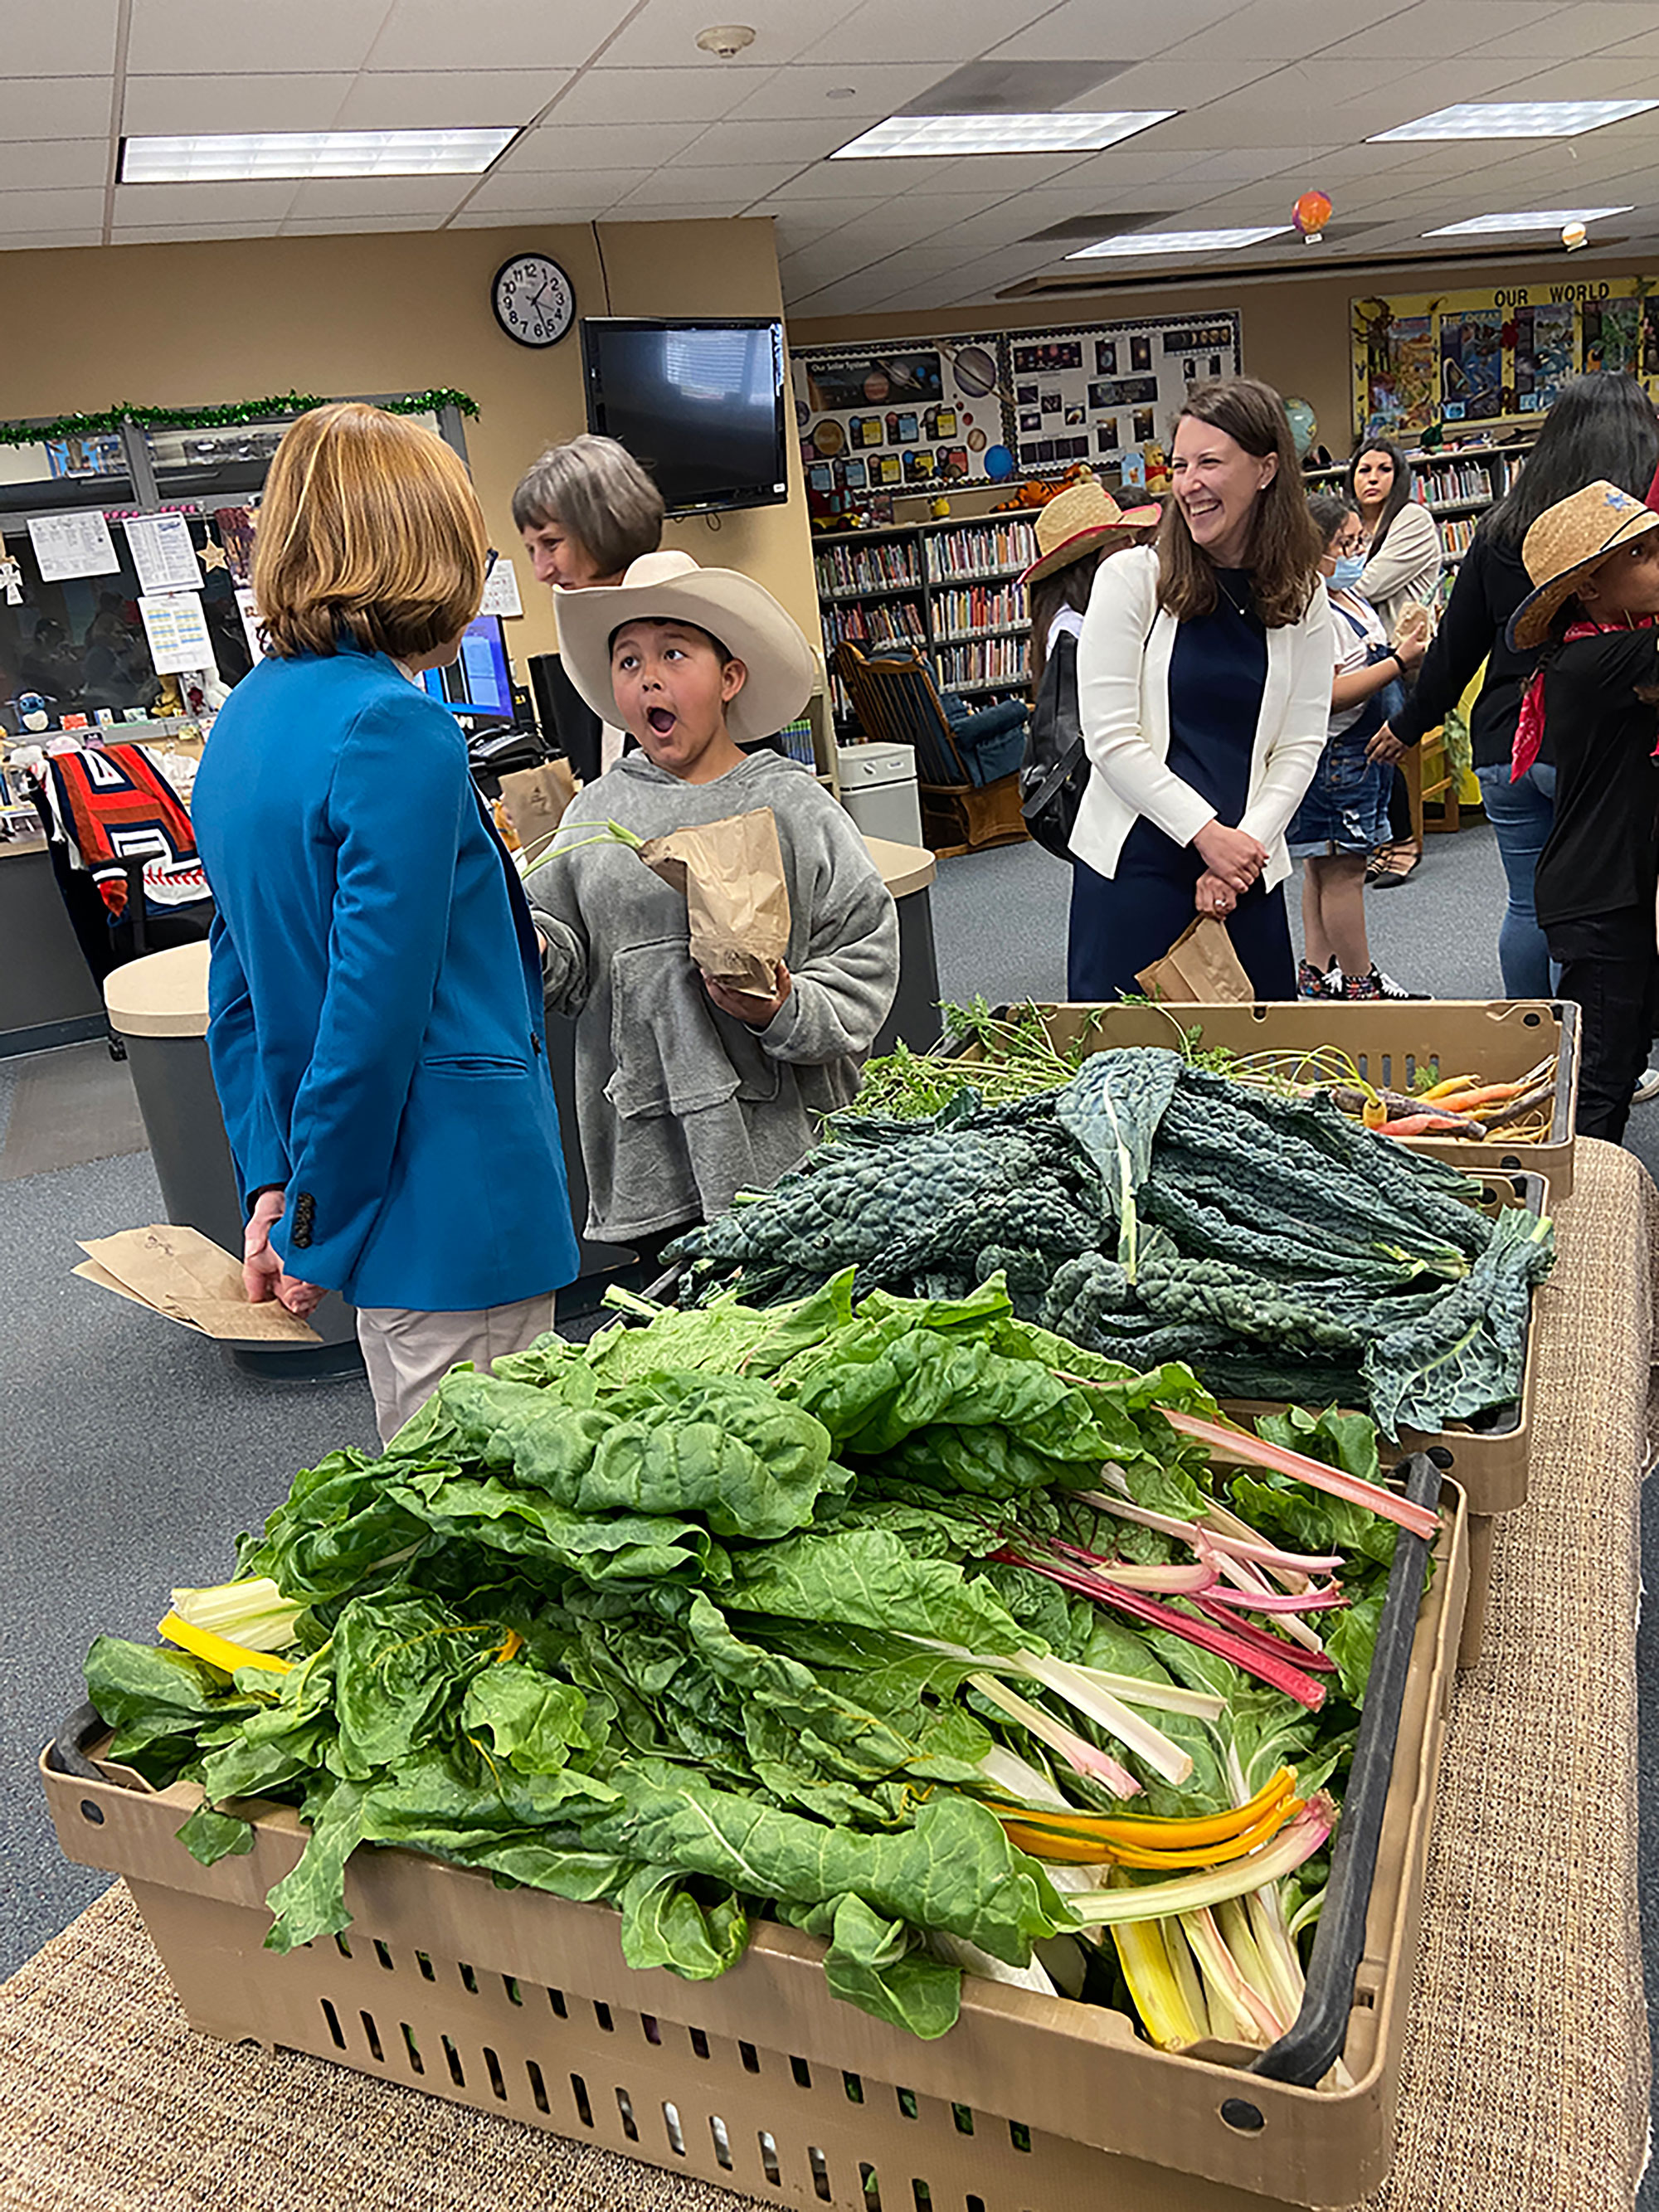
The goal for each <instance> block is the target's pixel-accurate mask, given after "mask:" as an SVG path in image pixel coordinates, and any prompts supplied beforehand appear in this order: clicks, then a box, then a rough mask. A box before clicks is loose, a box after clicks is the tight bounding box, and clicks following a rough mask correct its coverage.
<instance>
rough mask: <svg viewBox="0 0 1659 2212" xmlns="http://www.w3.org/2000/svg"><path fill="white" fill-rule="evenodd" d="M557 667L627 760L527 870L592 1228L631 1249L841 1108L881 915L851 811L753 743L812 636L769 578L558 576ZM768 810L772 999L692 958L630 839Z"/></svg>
mask: <svg viewBox="0 0 1659 2212" xmlns="http://www.w3.org/2000/svg"><path fill="white" fill-rule="evenodd" d="M553 599H554V606H555V610H556V615H557V618H558V625H559V649H560V652H561V653H562V657H563V660H564V665H565V669H566V671H567V673H568V675H569V677H570V680H571V682H572V683H573V684H574V685H575V687H576V690H578V691H579V692H580V694H581V696H582V697H583V699H584V700H585V701H586V703H587V704H588V705H589V706H590V707H591V708H592V709H593V710H594V712H595V713H596V714H599V717H600V719H601V720H604V721H606V722H611V723H614V724H616V725H617V726H620V727H623V728H625V729H627V730H628V731H629V732H630V733H631V735H632V736H633V737H634V738H635V741H636V743H637V744H638V746H639V750H638V751H637V752H631V753H627V754H624V755H623V757H622V759H620V760H619V761H617V763H615V764H614V765H613V766H612V767H611V768H610V769H607V770H606V772H605V775H602V776H601V777H600V778H599V781H597V782H596V783H593V784H591V785H590V786H588V787H587V788H586V789H585V790H584V791H583V792H582V793H580V796H579V797H578V799H576V800H575V802H574V804H573V805H572V806H571V808H570V810H569V811H568V813H567V814H566V816H565V817H564V820H563V822H562V823H561V824H560V836H559V842H558V844H557V845H556V847H555V848H554V855H553V856H552V857H551V858H550V860H549V862H548V864H547V865H546V866H541V867H538V869H537V870H536V871H535V872H533V873H532V875H531V876H530V877H529V878H528V879H527V883H526V889H527V890H528V891H529V894H530V900H531V905H532V909H533V912H534V918H535V921H536V926H537V928H538V931H539V933H540V935H541V939H542V946H543V975H544V982H545V985H546V991H547V1003H548V1005H549V1006H550V1008H551V1009H552V1010H553V1011H554V1012H558V1013H562V1014H567V1015H571V1016H574V1018H575V1020H576V1100H577V1123H578V1127H579V1130H580V1138H581V1147H582V1160H583V1164H584V1166H585V1167H586V1173H587V1185H588V1224H587V1233H588V1235H589V1236H590V1237H595V1238H597V1239H599V1240H602V1241H604V1242H605V1243H613V1244H614V1243H622V1244H629V1245H633V1246H635V1247H636V1248H640V1249H643V1250H644V1251H646V1252H647V1254H650V1255H653V1256H654V1255H655V1254H656V1253H657V1252H659V1251H660V1249H661V1248H662V1246H663V1244H665V1243H667V1242H668V1241H669V1240H670V1238H671V1237H673V1236H675V1235H676V1234H678V1232H679V1231H682V1230H684V1229H687V1228H690V1226H692V1225H694V1224H695V1223H697V1222H700V1221H705V1220H708V1219H710V1218H713V1216H714V1215H715V1214H716V1213H719V1212H723V1211H724V1210H725V1209H726V1207H727V1206H730V1204H731V1203H732V1199H733V1197H734V1196H735V1195H736V1194H737V1193H738V1191H739V1190H742V1189H764V1188H766V1187H767V1186H768V1185H769V1184H771V1183H772V1182H775V1181H776V1179H777V1178H778V1176H781V1174H783V1173H784V1172H785V1170H787V1169H789V1168H792V1167H793V1166H795V1165H796V1164H798V1162H799V1160H800V1159H801V1158H803V1156H804V1155H805V1153H806V1152H807V1151H808V1150H809V1149H810V1147H811V1145H812V1143H813V1140H814V1137H815V1134H816V1124H817V1117H818V1116H819V1115H822V1114H824V1113H826V1112H828V1111H829V1110H830V1109H833V1108H835V1107H836V1106H844V1105H846V1104H847V1103H848V1101H849V1100H850V1099H851V1098H852V1097H853V1094H854V1091H856V1089H857V1087H858V1078H859V1071H860V1068H861V1067H862V1066H863V1063H864V1059H865V1055H866V1054H867V1053H868V1051H869V1049H870V1046H871V1044H872V1042H873V1041H874V1038H875V1035H876V1032H877V1030H878V1029H879V1028H880V1026H881V1024H882V1022H883V1020H884V1018H885V1017H886V1014H887V1010H888V1008H889V1006H890V1005H891V1004H892V1000H893V995H894V993H895V991H896V988H897V985H898V918H897V914H896V909H895V908H894V905H893V901H892V899H891V897H890V895H889V893H888V891H887V889H886V887H885V885H884V884H883V882H882V880H881V877H880V875H879V873H878V871H877V869H876V866H875V865H874V863H873V862H872V860H871V858H870V855H869V852H868V850H867V848H866V846H865V843H864V840H863V839H862V837H861V836H860V835H859V833H858V831H857V829H855V828H854V824H853V822H852V821H851V819H850V817H848V815H847V814H846V813H844V812H843V811H842V808H841V807H840V806H838V805H836V801H835V800H834V799H833V798H831V796H830V795H829V793H828V792H827V791H825V790H824V789H823V786H822V785H821V784H820V783H819V782H818V781H817V777H816V776H815V775H813V774H812V772H811V769H808V768H805V767H804V766H803V765H802V764H801V763H799V761H792V760H787V759H786V758H784V757H783V756H782V755H781V754H779V753H776V752H774V751H772V750H769V749H766V748H765V747H762V748H761V749H760V750H755V751H747V750H744V748H745V746H747V745H751V744H756V743H757V741H758V740H761V739H763V738H769V737H770V736H771V735H773V733H774V732H776V731H778V730H781V728H782V727H783V726H784V725H785V724H786V723H787V722H791V721H793V720H794V718H795V716H796V715H797V714H799V713H800V711H801V709H802V708H803V707H804V706H805V703H806V701H807V698H808V696H809V695H810V693H811V688H812V679H813V659H812V652H811V647H810V646H809V645H808V644H807V641H806V640H805V637H804V636H803V635H802V634H801V632H800V630H799V629H798V628H797V627H796V625H795V624H794V623H793V622H792V621H791V620H790V618H789V617H788V616H787V614H786V613H785V612H784V611H783V609H782V608H781V606H780V605H778V603H777V601H776V600H775V599H774V598H773V597H772V595H771V593H770V592H768V591H767V590H765V588H764V587H763V586H762V585H760V584H757V582H756V581H755V580H754V579H753V578H752V577H750V576H745V575H743V574H739V573H738V571H736V570H735V569H730V568H699V567H698V566H697V563H696V562H695V561H693V560H692V559H691V558H690V556H689V555H688V554H684V553H675V552H661V553H648V554H646V555H644V556H641V558H640V559H639V560H637V561H635V562H633V564H632V565H631V567H630V568H629V569H628V570H627V572H626V574H624V575H623V580H622V581H621V583H620V584H617V585H608V586H595V587H590V588H589V589H587V590H586V591H562V590H561V591H556V592H554V595H553ZM762 807H769V808H770V809H771V811H772V813H773V816H774V817H775V821H776V823H777V829H778V843H779V847H780V848H781V852H782V854H783V865H784V874H785V877H786V878H787V883H788V888H789V904H790V913H791V923H790V933H789V945H788V950H787V953H786V956H785V958H784V960H783V962H782V963H781V964H780V967H779V970H778V974H777V978H776V987H775V991H774V993H773V995H772V997H771V999H770V1000H766V1001H763V1002H757V1001H756V1000H753V999H751V998H748V997H744V996H743V995H742V994H738V993H734V992H732V991H728V990H726V988H724V987H722V986H721V985H720V984H719V983H716V982H714V981H710V980H709V979H708V977H706V976H704V975H702V973H701V971H700V970H699V969H696V967H695V966H694V965H693V963H692V961H691V957H690V948H689V943H688V919H687V914H686V905H685V901H684V897H683V896H680V894H679V893H678V892H677V891H674V890H671V889H670V888H669V886H668V885H667V884H665V883H663V882H662V881H661V880H660V878H658V877H657V876H655V875H653V873H652V872H651V871H650V870H649V869H648V868H645V867H642V866H641V865H640V862H639V860H638V859H637V858H636V857H635V854H633V853H632V852H631V851H630V850H629V849H628V848H626V847H625V846H623V845H619V844H614V843H609V842H598V843H587V844H583V845H581V849H579V850H577V849H572V850H569V851H568V853H567V852H565V851H563V850H562V848H565V847H567V846H569V847H574V846H576V845H577V844H578V843H580V836H579V835H578V836H570V835H568V834H567V833H570V832H576V833H580V832H581V831H582V830H584V829H586V831H587V832H588V833H589V834H590V835H591V833H592V830H593V829H595V828H598V827H603V825H604V824H605V823H606V822H608V821H616V822H618V823H622V824H623V826H624V827H626V828H627V829H631V830H632V831H633V832H634V834H635V836H638V837H641V838H647V837H657V836H666V835H667V834H668V833H669V832H670V831H671V830H674V829H685V828H687V827H690V826H692V825H696V824H701V823H708V822H718V821H722V820H724V819H725V818H726V817H728V816H730V815H734V814H747V813H750V812H753V811H756V810H757V809H759V808H762Z"/></svg>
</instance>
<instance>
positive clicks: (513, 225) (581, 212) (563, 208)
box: [444, 199, 611, 251]
mask: <svg viewBox="0 0 1659 2212" xmlns="http://www.w3.org/2000/svg"><path fill="white" fill-rule="evenodd" d="M610 216H611V207H610V204H609V203H608V202H607V201H604V200H598V199H584V200H572V201H569V202H568V203H563V202H562V203H561V204H560V206H559V208H558V210H557V211H556V213H553V214H547V215H544V214H541V213H540V212H538V211H534V210H526V211H524V212H523V213H521V214H513V213H512V212H510V211H509V212H507V213H503V212H502V211H501V210H500V209H499V208H494V209H492V208H481V207H480V206H479V205H478V204H477V201H476V200H475V201H473V202H471V204H469V205H468V206H467V207H465V208H464V209H463V210H461V212H460V214H459V215H454V216H451V217H450V218H449V221H448V222H447V223H446V224H445V225H444V228H445V229H446V230H501V231H508V232H513V233H522V232H524V231H526V230H530V229H532V228H535V227H537V226H539V225H542V224H551V223H557V224H559V225H561V226H566V225H568V224H570V223H580V222H600V221H602V220H603V221H606V222H608V221H609V220H610ZM514 250H515V251H516V250H517V249H516V247H515V249H514Z"/></svg>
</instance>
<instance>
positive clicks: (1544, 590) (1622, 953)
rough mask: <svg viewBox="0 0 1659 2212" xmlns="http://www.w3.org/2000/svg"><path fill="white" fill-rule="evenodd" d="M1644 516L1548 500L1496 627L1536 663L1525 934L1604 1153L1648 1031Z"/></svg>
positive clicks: (1647, 567)
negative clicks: (1567, 1022) (1536, 651)
mask: <svg viewBox="0 0 1659 2212" xmlns="http://www.w3.org/2000/svg"><path fill="white" fill-rule="evenodd" d="M1656 533H1659V514H1656V513H1653V512H1652V511H1651V510H1650V508H1648V507H1644V505H1643V504H1642V502H1641V501H1639V500H1637V499H1632V496H1631V495H1630V494H1629V493H1628V492H1626V491H1621V490H1620V489H1619V487H1618V486H1617V485H1616V484H1612V483H1602V482H1598V483H1592V484H1587V485H1586V486H1585V488H1584V489H1583V491H1577V492H1574V493H1573V495H1572V496H1571V498H1570V499H1564V500H1558V501H1557V502H1556V504H1555V505H1554V506H1553V507H1547V508H1546V509H1545V510H1544V512H1543V513H1542V514H1541V515H1540V516H1539V518H1538V520H1537V521H1536V522H1534V524H1533V526H1532V527H1531V529H1530V530H1528V532H1527V534H1526V537H1525V538H1524V540H1523V541H1522V548H1521V557H1522V560H1523V561H1524V562H1525V563H1526V568H1527V574H1528V575H1529V576H1530V577H1531V579H1532V580H1533V583H1534V586H1535V589H1534V591H1533V592H1532V594H1531V596H1530V597H1529V598H1528V599H1523V600H1522V603H1521V605H1520V606H1519V607H1517V608H1516V611H1515V613H1514V615H1513V616H1512V617H1510V624H1509V629H1508V633H1507V635H1508V641H1509V643H1510V646H1511V647H1513V648H1515V649H1516V650H1522V649H1528V648H1531V647H1536V646H1540V645H1542V646H1543V647H1544V648H1545V651H1544V659H1543V662H1542V665H1541V667H1540V669H1539V671H1538V673H1537V675H1535V676H1534V678H1533V680H1532V683H1531V684H1530V686H1529V687H1528V691H1527V694H1526V696H1525V698H1524V699H1523V701H1522V708H1521V719H1520V722H1519V724H1518V726H1517V727H1516V735H1515V763H1516V767H1515V772H1516V775H1524V774H1525V772H1526V770H1527V769H1528V768H1529V767H1530V766H1531V765H1532V763H1533V762H1534V760H1535V759H1536V758H1537V757H1538V752H1539V748H1540V745H1541V744H1542V743H1543V742H1544V739H1545V738H1546V736H1547V739H1548V743H1549V746H1550V750H1551V752H1552V754H1553V758H1554V763H1555V775H1556V782H1555V821H1554V826H1553V829H1552V830H1551V832H1550V836H1549V839H1548V842H1547V844H1546V845H1545V847H1544V849H1543V851H1542V853H1541V854H1540V855H1539V859H1538V871H1537V878H1536V884H1535V893H1534V895H1535V898H1536V903H1537V911H1538V919H1539V921H1540V923H1541V925H1542V927H1543V930H1544V934H1545V937H1546V939H1547V941H1548V944H1549V949H1550V958H1551V959H1552V960H1553V961H1555V962H1557V963H1559V966H1560V969H1561V982H1560V989H1561V995H1562V996H1563V997H1564V998H1567V999H1576V1000H1577V1001H1578V1004H1579V1006H1580V1007H1581V1009H1582V1011H1583V1043H1582V1048H1581V1056H1580V1063H1579V1074H1578V1124H1577V1126H1578V1129H1579V1133H1580V1134H1581V1135H1583V1136H1587V1137H1605V1138H1607V1139H1609V1140H1610V1141H1611V1142H1613V1143H1614V1144H1617V1143H1618V1141H1619V1139H1620V1137H1622V1136H1623V1134H1624V1132H1625V1123H1626V1120H1627V1118H1628V1116H1629V1112H1630V1105H1631V1093H1632V1091H1633V1090H1634V1088H1635V1086H1636V1084H1637V1082H1638V1079H1639V1078H1640V1076H1641V1073H1642V1070H1643V1068H1644V1066H1645V1064H1646V1060H1647V1055H1648V1048H1649V1046H1650V1044H1651V1042H1652V1041H1653V1036H1654V1032H1655V1029H1656V1026H1659V943H1656V937H1655V929H1654V902H1655V888H1656V883H1659V763H1656V761H1655V758H1654V754H1655V750H1656V740H1659V706H1656V701H1659V629H1656V628H1654V627H1653V624H1654V620H1655V617H1656V616H1659V534H1656Z"/></svg>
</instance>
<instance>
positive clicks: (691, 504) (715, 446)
mask: <svg viewBox="0 0 1659 2212" xmlns="http://www.w3.org/2000/svg"><path fill="white" fill-rule="evenodd" d="M582 367H583V371H584V374H585V378H586V386H587V427H588V428H589V429H590V430H594V431H597V432H598V433H599V435H601V436H603V437H606V438H614V439H616V441H617V443H618V444H619V445H623V446H625V447H627V448H628V450H629V453H632V455H633V456H634V458H635V460H636V461H638V462H639V463H640V465H641V467H643V468H645V469H647V471H649V472H650V474H651V476H652V477H653V478H654V480H655V482H656V485H657V489H659V491H660V492H661V494H662V495H663V500H664V502H665V505H666V507H667V508H668V511H669V513H671V514H699V513H711V512H713V511H714V510H715V509H717V508H723V507H776V506H779V505H781V503H782V502H783V501H785V500H786V499H787V498H788V496H789V471H788V463H787V447H786V446H785V443H784V439H785V435H786V431H785V411H784V410H785V398H786V393H785V389H784V354H783V325H782V324H781V322H777V321H775V320H768V319H764V318H762V317H754V318H749V319H741V320H737V321H730V322H718V323H714V322H663V321H660V320H656V319H653V320H649V321H647V320H645V319H641V318H637V317H635V316H631V315H606V316H600V317H592V318H589V319H585V320H584V322H583V324H582Z"/></svg>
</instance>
